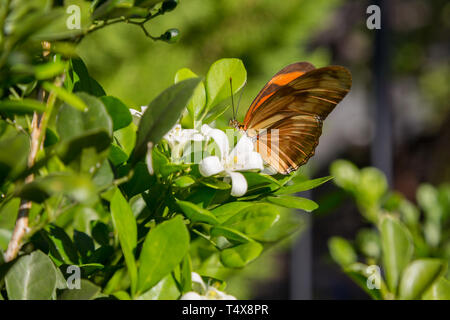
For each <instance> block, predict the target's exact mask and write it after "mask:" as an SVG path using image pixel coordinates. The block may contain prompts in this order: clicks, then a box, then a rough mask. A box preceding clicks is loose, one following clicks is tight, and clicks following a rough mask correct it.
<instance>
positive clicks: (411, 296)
mask: <svg viewBox="0 0 450 320" xmlns="http://www.w3.org/2000/svg"><path fill="white" fill-rule="evenodd" d="M446 270H447V264H446V263H445V262H444V261H443V260H439V259H432V258H427V259H419V260H415V261H413V262H411V264H409V265H408V267H406V268H405V270H404V272H403V275H402V279H401V281H400V285H399V288H398V297H399V299H402V300H416V299H420V298H421V297H422V295H423V294H424V293H425V292H426V291H427V290H428V289H429V288H430V287H431V286H432V285H433V283H434V282H435V281H436V280H437V279H438V278H439V277H441V276H442V275H443V274H444V273H445V271H446Z"/></svg>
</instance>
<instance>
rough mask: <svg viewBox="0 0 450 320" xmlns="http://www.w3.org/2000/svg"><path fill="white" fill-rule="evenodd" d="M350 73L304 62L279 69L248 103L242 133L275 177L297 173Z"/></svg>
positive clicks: (347, 87) (348, 83)
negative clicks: (245, 133)
mask: <svg viewBox="0 0 450 320" xmlns="http://www.w3.org/2000/svg"><path fill="white" fill-rule="evenodd" d="M351 83H352V80H351V75H350V72H349V71H348V70H347V69H346V68H344V67H341V66H329V67H325V68H320V69H314V67H313V66H312V65H311V64H309V63H306V62H300V63H295V64H292V65H289V66H287V67H285V68H283V69H282V70H281V71H280V72H278V73H277V74H276V75H275V76H274V77H273V78H272V80H270V81H269V82H268V83H267V84H266V85H265V86H264V88H263V89H262V90H261V92H260V93H259V94H258V96H257V97H256V98H255V100H254V101H253V103H252V104H251V106H250V108H249V110H248V111H247V114H246V116H245V119H244V123H243V129H244V130H246V131H247V134H248V135H249V136H250V137H255V138H256V139H255V147H256V149H257V151H258V152H259V153H260V154H261V156H262V157H263V159H264V160H265V161H266V162H267V163H269V164H270V165H271V166H272V167H274V168H275V169H276V170H277V171H278V172H280V173H284V174H287V173H289V172H291V171H294V170H297V169H298V167H300V166H301V165H303V164H305V163H306V162H307V161H308V159H309V158H311V157H312V156H313V155H314V150H315V148H316V146H317V144H318V143H319V137H320V135H321V133H322V122H323V120H324V119H325V118H326V117H327V116H328V114H329V113H330V112H331V111H332V110H333V109H334V107H335V106H336V105H337V104H338V103H339V102H340V101H341V100H342V99H343V98H344V97H345V95H346V94H347V93H348V92H349V90H350V87H351Z"/></svg>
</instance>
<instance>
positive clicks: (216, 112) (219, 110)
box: [202, 104, 231, 123]
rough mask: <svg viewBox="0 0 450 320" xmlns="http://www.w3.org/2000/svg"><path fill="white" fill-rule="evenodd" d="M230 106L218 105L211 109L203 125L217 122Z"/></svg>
mask: <svg viewBox="0 0 450 320" xmlns="http://www.w3.org/2000/svg"><path fill="white" fill-rule="evenodd" d="M230 107H231V104H220V105H218V106H217V107H216V108H213V109H212V110H211V111H210V112H208V113H207V114H206V116H205V119H203V121H202V122H203V123H211V122H213V121H214V120H217V118H219V117H220V116H222V115H223V114H224V113H225V112H227V110H228V109H230Z"/></svg>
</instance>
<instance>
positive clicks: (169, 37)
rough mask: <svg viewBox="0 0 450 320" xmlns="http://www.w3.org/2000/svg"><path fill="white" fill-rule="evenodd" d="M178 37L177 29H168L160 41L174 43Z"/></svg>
mask: <svg viewBox="0 0 450 320" xmlns="http://www.w3.org/2000/svg"><path fill="white" fill-rule="evenodd" d="M179 37H180V31H178V29H169V30H167V31H166V32H164V33H163V34H162V35H161V37H160V39H161V40H163V41H166V42H169V43H174V42H176V41H178V38H179Z"/></svg>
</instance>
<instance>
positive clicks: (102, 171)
mask: <svg viewBox="0 0 450 320" xmlns="http://www.w3.org/2000/svg"><path fill="white" fill-rule="evenodd" d="M113 181H114V173H113V172H112V169H111V166H110V165H109V162H108V161H107V160H104V161H103V163H102V165H101V166H100V168H98V170H97V172H95V174H94V176H93V177H92V183H93V184H94V185H95V186H96V187H97V189H98V190H104V189H106V188H107V187H109V186H111V185H112V183H113Z"/></svg>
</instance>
